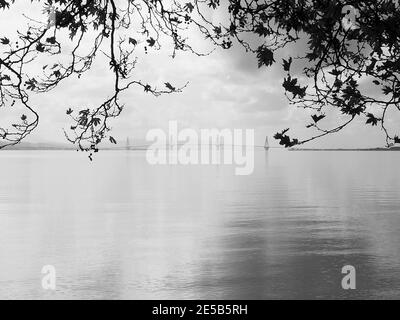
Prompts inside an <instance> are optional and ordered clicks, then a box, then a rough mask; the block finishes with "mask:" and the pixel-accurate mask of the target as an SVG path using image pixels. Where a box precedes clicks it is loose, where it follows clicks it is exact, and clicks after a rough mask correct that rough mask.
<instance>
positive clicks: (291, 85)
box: [282, 76, 307, 99]
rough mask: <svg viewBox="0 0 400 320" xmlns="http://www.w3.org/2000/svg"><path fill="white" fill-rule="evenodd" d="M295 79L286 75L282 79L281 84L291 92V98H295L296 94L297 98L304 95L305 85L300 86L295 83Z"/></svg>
mask: <svg viewBox="0 0 400 320" xmlns="http://www.w3.org/2000/svg"><path fill="white" fill-rule="evenodd" d="M297 81H298V80H297V79H296V78H294V79H292V77H291V76H288V77H287V78H285V79H284V81H283V84H282V86H283V87H284V88H285V90H286V91H287V92H290V93H292V94H293V98H294V99H295V98H296V97H297V96H298V97H299V98H304V97H305V96H306V90H307V86H306V87H301V86H299V85H298V83H297Z"/></svg>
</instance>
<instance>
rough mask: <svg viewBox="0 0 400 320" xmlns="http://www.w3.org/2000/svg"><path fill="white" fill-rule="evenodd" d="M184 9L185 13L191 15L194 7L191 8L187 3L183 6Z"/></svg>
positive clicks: (190, 4)
mask: <svg viewBox="0 0 400 320" xmlns="http://www.w3.org/2000/svg"><path fill="white" fill-rule="evenodd" d="M184 9H185V10H186V11H187V12H190V13H192V12H193V10H194V6H193V4H192V3H191V2H187V3H186V4H185V6H184Z"/></svg>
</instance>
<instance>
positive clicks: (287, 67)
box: [283, 57, 293, 72]
mask: <svg viewBox="0 0 400 320" xmlns="http://www.w3.org/2000/svg"><path fill="white" fill-rule="evenodd" d="M292 62H293V59H292V57H290V58H289V60H285V59H283V70H284V71H286V72H289V71H290V67H291V65H292Z"/></svg>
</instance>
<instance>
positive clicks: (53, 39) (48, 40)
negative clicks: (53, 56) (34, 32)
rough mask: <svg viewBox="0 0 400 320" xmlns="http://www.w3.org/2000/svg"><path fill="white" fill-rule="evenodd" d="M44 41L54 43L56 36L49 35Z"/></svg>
mask: <svg viewBox="0 0 400 320" xmlns="http://www.w3.org/2000/svg"><path fill="white" fill-rule="evenodd" d="M46 42H48V43H50V44H55V43H56V37H50V38H47V39H46Z"/></svg>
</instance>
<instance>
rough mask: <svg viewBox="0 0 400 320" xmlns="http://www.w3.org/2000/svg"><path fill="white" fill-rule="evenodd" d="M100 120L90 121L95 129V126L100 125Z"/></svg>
mask: <svg viewBox="0 0 400 320" xmlns="http://www.w3.org/2000/svg"><path fill="white" fill-rule="evenodd" d="M100 122H101V121H100V119H99V118H93V119H92V123H93V124H94V126H95V127H96V126H98V125H99V124H100Z"/></svg>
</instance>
